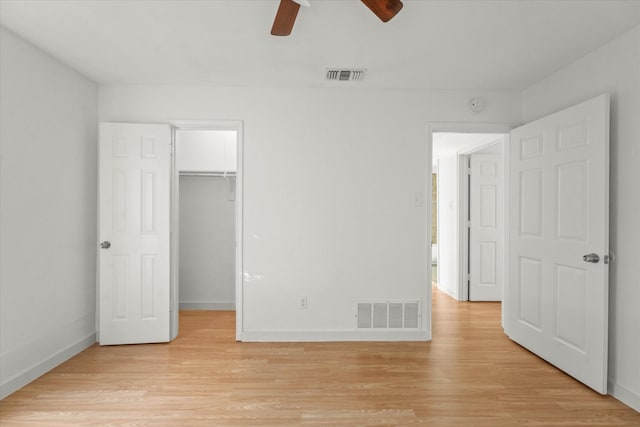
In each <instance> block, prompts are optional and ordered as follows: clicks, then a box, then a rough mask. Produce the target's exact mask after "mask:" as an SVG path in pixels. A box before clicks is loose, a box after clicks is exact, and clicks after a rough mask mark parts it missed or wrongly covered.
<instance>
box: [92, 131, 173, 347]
mask: <svg viewBox="0 0 640 427" xmlns="http://www.w3.org/2000/svg"><path fill="white" fill-rule="evenodd" d="M170 142H171V133H170V128H169V126H167V125H143V124H123V123H102V124H101V125H100V175H99V178H100V183H99V189H100V194H99V203H100V211H99V215H100V220H99V223H100V233H99V234H100V242H109V243H110V245H109V247H105V248H100V249H98V250H99V299H100V301H99V310H100V316H99V341H100V344H101V345H105V344H134V343H150V342H166V341H169V197H170V193H169V191H170V187H169V184H170Z"/></svg>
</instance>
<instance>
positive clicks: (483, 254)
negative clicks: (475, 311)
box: [469, 154, 504, 301]
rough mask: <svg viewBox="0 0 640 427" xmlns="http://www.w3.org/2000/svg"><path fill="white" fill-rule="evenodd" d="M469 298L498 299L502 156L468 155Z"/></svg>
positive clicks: (500, 258)
mask: <svg viewBox="0 0 640 427" xmlns="http://www.w3.org/2000/svg"><path fill="white" fill-rule="evenodd" d="M470 158H471V185H470V187H471V188H470V203H469V210H470V233H469V300H471V301H502V286H503V279H502V276H503V271H504V253H503V250H504V249H503V236H502V235H503V232H502V230H503V227H504V223H503V221H504V220H503V218H502V217H503V194H502V193H503V190H502V187H503V185H502V184H503V171H502V169H503V168H502V156H499V155H493V154H471V156H470Z"/></svg>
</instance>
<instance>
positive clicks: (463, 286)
mask: <svg viewBox="0 0 640 427" xmlns="http://www.w3.org/2000/svg"><path fill="white" fill-rule="evenodd" d="M516 126H517V125H514V124H508V123H467V122H431V123H428V124H427V152H428V153H429V159H431V153H432V152H433V134H434V133H435V132H451V133H502V134H505V139H504V151H503V153H502V155H503V164H504V174H505V175H504V176H507V174H508V172H509V169H508V168H509V165H508V162H507V161H506V159H508V158H509V152H510V151H509V132H511V129H513V128H514V127H516ZM494 142H495V141H494ZM494 142H488V143H487V144H486V146H487V147H488V146H490V145H492V144H493V143H494ZM482 148H485V146H479V147H475V146H474V147H473V148H472V147H466V148H465V147H463V148H462V149H460V150H458V183H459V185H458V194H456V198H455V200H457V202H458V213H459V214H458V236H460V239H459V241H458V242H454V244H455V246H456V249H457V251H456V253H454V257H455V258H454V265H457V267H458V268H456V269H455V274H456V276H457V277H456V283H458V297H459V300H460V301H467V300H468V299H469V293H468V287H467V282H466V280H464V278H465V277H466V274H467V273H466V262H467V261H466V260H467V254H466V252H465V251H466V247H468V242H467V239H466V238H464V237H463V236H464V235H465V234H466V233H465V232H464V230H465V228H466V226H467V222H466V221H465V220H464V215H462V212H464V210H463V209H467V208H466V206H467V203H468V201H467V197H468V190H467V189H466V184H464V185H463V182H464V180H463V179H462V178H463V177H464V176H466V169H467V166H466V165H465V164H464V163H463V162H464V161H465V160H466V157H467V154H468V153H470V152H472V151H476V150H479V149H482ZM429 165H431V160H429ZM428 180H429V182H428V184H429V186H428V187H427V188H431V174H429V178H428ZM503 191H504V194H505V197H504V200H503V202H504V204H503V207H502V208H503V209H504V212H506V208H507V206H508V204H507V203H508V198H507V197H506V195H507V194H508V193H507V192H508V191H509V183H508V182H507V180H506V179H505V183H504V190H503ZM429 200H431V199H429ZM427 216H428V218H427V221H428V222H427V229H428V230H429V232H428V236H427V237H428V240H427V246H428V249H427V251H428V260H429V262H431V210H429V213H428V215H427ZM508 231H509V230H508V227H507V221H504V224H503V233H504V234H503V236H504V244H505V246H504V262H503V264H504V274H505V275H504V277H509V276H508V270H507V269H508V262H507V254H508V253H509V248H508V242H509V235H508V234H507V233H508ZM465 245H466V246H465ZM439 251H440V245H438V252H439ZM440 259H441V258H440V254H438V261H439V260H440ZM429 274H431V273H430V272H429ZM429 286H430V285H429ZM504 298H505V296H504V294H503V300H504ZM503 315H504V313H503Z"/></svg>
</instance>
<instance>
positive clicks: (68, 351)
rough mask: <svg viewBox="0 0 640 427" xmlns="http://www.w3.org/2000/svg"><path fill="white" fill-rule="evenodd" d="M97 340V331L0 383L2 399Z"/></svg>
mask: <svg viewBox="0 0 640 427" xmlns="http://www.w3.org/2000/svg"><path fill="white" fill-rule="evenodd" d="M95 342H96V334H95V332H93V333H91V334H89V335H87V336H85V337H84V338H81V339H79V340H77V341H75V342H74V343H72V344H70V345H68V346H66V347H65V348H62V349H60V350H59V351H57V352H56V353H54V354H52V355H51V356H49V357H46V358H45V359H44V360H42V361H40V362H39V363H36V364H35V365H32V366H30V367H28V368H26V369H24V370H22V371H21V372H19V373H18V374H16V375H14V376H12V377H11V378H9V379H7V380H5V381H4V382H2V384H0V400H2V399H4V398H5V397H7V396H9V395H10V394H12V393H13V392H15V391H17V390H19V389H21V388H22V387H24V386H25V385H27V384H29V383H30V382H31V381H33V380H35V379H36V378H39V377H40V376H42V375H44V374H46V373H47V372H49V371H50V370H52V369H53V368H55V367H56V366H58V365H60V364H61V363H63V362H65V361H67V360H68V359H70V358H72V357H73V356H75V355H76V354H78V353H80V352H81V351H83V350H85V349H86V348H88V347H91V346H92V345H93V344H94V343H95Z"/></svg>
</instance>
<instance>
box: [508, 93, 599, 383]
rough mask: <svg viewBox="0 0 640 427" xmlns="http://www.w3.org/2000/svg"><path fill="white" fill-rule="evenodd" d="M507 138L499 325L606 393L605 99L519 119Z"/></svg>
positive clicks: (573, 374) (525, 345) (512, 336)
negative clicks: (503, 293)
mask: <svg viewBox="0 0 640 427" xmlns="http://www.w3.org/2000/svg"><path fill="white" fill-rule="evenodd" d="M511 144H512V148H511V155H510V157H511V158H510V178H509V182H511V183H512V184H511V189H510V202H509V218H510V223H509V250H510V253H509V271H510V274H509V280H508V286H509V289H508V292H507V295H508V298H507V299H506V300H505V330H506V332H507V334H508V335H509V336H510V338H511V339H513V340H514V341H516V342H518V343H520V344H522V345H523V346H524V347H526V348H528V349H529V350H531V351H532V352H534V353H536V354H538V355H539V356H540V357H542V358H543V359H545V360H547V361H549V362H550V363H552V364H554V365H556V366H557V367H559V368H560V369H562V370H564V371H565V372H567V373H569V374H570V375H572V376H574V377H575V378H577V379H578V380H580V381H582V382H584V383H585V384H587V385H588V386H590V387H592V388H593V389H595V390H597V391H598V392H600V393H606V392H607V323H608V318H607V316H608V270H609V266H608V265H607V264H606V263H605V262H604V260H605V255H608V251H609V234H608V233H609V218H608V212H609V198H608V190H609V185H608V176H609V98H608V96H606V95H603V96H600V97H598V98H594V99H592V100H590V101H587V102H584V103H582V104H579V105H577V106H574V107H571V108H568V109H566V110H563V111H561V112H559V113H556V114H553V115H551V116H548V117H545V118H542V119H540V120H537V121H535V122H532V123H529V124H526V125H524V126H522V127H519V128H517V129H515V130H514V131H513V132H512V133H511ZM590 253H596V254H598V256H599V258H600V261H599V262H597V263H593V262H585V261H584V260H583V256H584V255H586V254H590Z"/></svg>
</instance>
